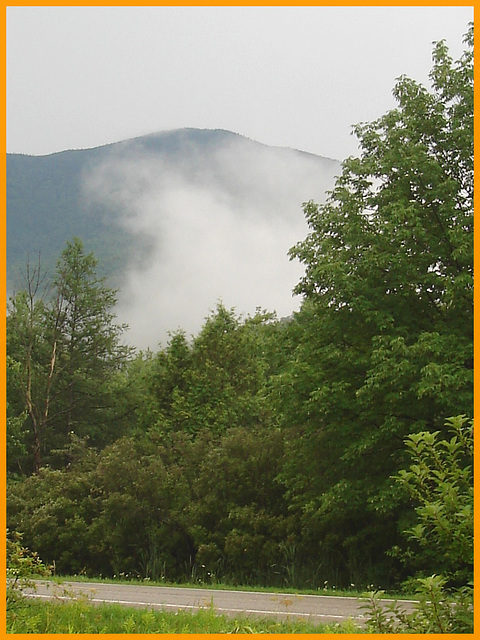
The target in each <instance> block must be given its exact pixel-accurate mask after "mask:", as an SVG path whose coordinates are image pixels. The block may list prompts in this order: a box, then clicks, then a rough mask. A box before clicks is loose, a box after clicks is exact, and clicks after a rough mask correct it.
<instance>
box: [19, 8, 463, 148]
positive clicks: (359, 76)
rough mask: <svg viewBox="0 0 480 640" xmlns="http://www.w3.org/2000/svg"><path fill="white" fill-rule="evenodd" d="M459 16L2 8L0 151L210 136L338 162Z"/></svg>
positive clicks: (422, 73) (437, 12)
mask: <svg viewBox="0 0 480 640" xmlns="http://www.w3.org/2000/svg"><path fill="white" fill-rule="evenodd" d="M472 19H473V8H472V7H454V6H453V7H345V8H342V7H322V6H319V7H8V8H7V151H9V152H15V153H28V154H34V155H42V154H47V153H52V152H55V151H60V150H64V149H75V148H86V147H95V146H99V145H102V144H106V143H109V142H115V141H118V140H123V139H126V138H131V137H135V136H139V135H143V134H146V133H151V132H154V131H162V130H167V129H176V128H181V127H199V128H209V129H213V128H222V129H228V130H231V131H234V132H236V133H240V134H243V135H245V136H248V137H250V138H253V139H255V140H257V141H259V142H263V143H266V144H269V145H277V146H289V147H294V148H297V149H301V150H304V151H310V152H312V153H316V154H319V155H323V156H327V157H332V158H336V159H339V160H342V159H344V158H345V157H347V156H349V155H351V154H355V153H356V150H357V147H356V141H355V139H354V138H353V136H351V125H352V124H354V123H358V122H362V121H370V120H373V119H374V118H376V117H378V116H380V115H382V114H383V113H384V112H385V111H386V110H388V109H389V108H391V107H393V106H394V102H393V98H392V94H391V92H392V88H393V85H394V82H395V78H396V77H398V76H400V75H402V74H406V75H408V76H410V77H412V78H414V79H416V80H419V81H421V82H424V83H427V82H428V72H429V70H430V68H431V52H432V42H433V41H434V40H440V39H446V40H447V43H448V45H449V47H450V51H451V54H452V56H453V57H454V58H457V57H458V56H459V55H460V54H461V52H462V50H463V44H462V36H463V34H464V33H465V32H466V30H467V23H468V22H469V21H470V20H472Z"/></svg>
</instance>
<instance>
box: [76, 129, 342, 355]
mask: <svg viewBox="0 0 480 640" xmlns="http://www.w3.org/2000/svg"><path fill="white" fill-rule="evenodd" d="M338 169H339V167H338V164H336V163H333V162H330V161H323V162H322V159H320V158H316V157H313V156H308V155H305V154H298V153H296V152H294V151H292V150H286V149H275V148H272V147H265V146H262V145H258V144H256V143H250V142H248V141H246V140H245V139H243V138H240V137H238V138H235V139H234V141H233V142H231V143H229V144H228V145H223V146H221V147H218V148H215V150H214V151H213V152H210V153H208V152H207V153H203V154H202V153H200V151H199V149H198V148H197V147H193V148H191V149H190V154H189V156H188V157H187V158H184V159H183V160H182V161H181V162H177V163H176V164H175V163H174V162H173V163H172V162H171V161H169V162H167V161H166V160H165V159H163V160H162V159H161V158H160V157H159V156H158V155H156V156H151V155H149V154H148V153H146V152H145V150H143V151H137V152H136V154H135V155H134V156H133V157H132V155H131V154H129V153H125V151H124V150H119V151H118V153H117V154H116V155H114V156H111V157H110V158H108V159H107V160H106V161H105V162H104V163H103V164H102V165H101V166H100V167H99V168H98V169H97V170H96V171H95V172H93V173H92V174H90V176H89V177H88V181H87V184H88V190H89V192H90V195H92V194H93V195H94V197H95V198H96V199H98V200H103V201H104V202H108V204H109V205H110V207H111V208H113V209H116V210H118V211H122V214H121V216H120V217H119V219H118V221H119V222H120V224H122V225H123V226H125V227H126V228H127V229H129V230H130V231H132V232H134V233H136V234H144V235H146V236H148V238H150V239H153V241H154V242H153V250H152V251H151V253H149V254H148V256H147V258H146V259H145V260H132V262H131V267H130V269H129V271H128V273H127V274H126V277H125V281H124V284H123V285H122V288H121V292H120V298H119V304H118V317H119V319H120V320H121V321H123V322H127V323H128V324H129V325H130V331H129V334H128V340H129V341H130V342H131V343H132V344H134V345H135V346H137V347H139V348H146V347H151V348H155V347H156V345H157V343H158V342H160V341H162V342H165V340H166V337H167V333H168V331H171V330H176V329H177V328H182V329H184V330H185V331H187V333H189V334H192V333H196V332H198V330H199V329H200V328H201V326H202V324H203V321H204V318H205V317H206V316H207V315H208V313H209V312H210V310H211V309H213V308H214V307H215V305H216V303H217V302H218V301H219V300H221V301H222V302H223V303H224V304H225V305H226V306H227V307H232V306H233V307H235V308H236V310H237V312H238V313H241V314H244V313H254V312H255V309H256V308H257V307H261V308H263V309H268V310H269V311H274V310H275V311H276V312H277V313H278V315H279V317H282V316H285V315H289V314H291V313H292V311H293V310H295V309H296V308H298V306H299V300H298V298H297V299H294V298H293V297H292V289H293V287H294V286H295V284H296V283H297V282H298V279H299V278H300V277H301V274H302V268H301V265H299V264H298V263H297V262H291V261H290V260H289V258H288V256H287V252H288V249H289V248H290V247H291V246H292V245H293V244H295V243H296V242H298V241H299V240H302V239H303V238H304V237H305V235H306V233H307V227H306V223H305V220H304V216H303V211H302V206H301V205H302V202H303V201H305V200H309V199H315V200H317V201H319V200H323V199H324V195H325V191H326V190H327V189H330V188H331V187H332V186H333V175H334V174H336V173H338Z"/></svg>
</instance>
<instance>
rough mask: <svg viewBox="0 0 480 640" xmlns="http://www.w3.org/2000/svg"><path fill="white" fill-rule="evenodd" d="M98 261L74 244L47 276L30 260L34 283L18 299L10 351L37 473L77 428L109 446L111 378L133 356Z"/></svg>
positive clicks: (10, 324) (15, 399)
mask: <svg viewBox="0 0 480 640" xmlns="http://www.w3.org/2000/svg"><path fill="white" fill-rule="evenodd" d="M95 268H96V260H95V258H94V256H93V254H86V253H85V251H84V248H83V245H82V243H81V241H80V240H78V239H74V240H73V241H72V242H69V243H68V244H67V246H66V248H65V250H64V251H63V253H62V255H61V257H60V260H59V261H58V264H57V270H56V273H55V276H54V278H53V280H52V281H51V282H47V281H46V279H45V278H44V277H43V276H42V275H41V270H40V265H38V266H37V267H35V268H31V267H30V265H27V276H26V285H27V286H26V288H25V290H24V291H21V292H20V293H18V294H17V295H15V296H14V297H13V298H12V299H11V300H10V305H9V313H8V317H7V350H8V354H9V356H10V358H11V361H12V362H16V363H17V365H16V367H15V368H14V371H12V375H11V376H10V384H9V390H8V393H9V399H11V404H12V406H14V407H15V408H16V410H17V412H18V414H19V415H20V414H21V413H22V412H23V411H25V412H26V413H27V415H28V427H29V431H30V437H29V439H28V443H27V444H28V446H29V447H30V450H31V455H32V463H31V468H32V470H33V471H35V472H38V470H39V468H40V467H41V465H42V463H43V458H44V456H47V457H49V459H50V461H52V458H51V455H52V451H53V450H54V449H55V448H56V449H59V448H61V447H63V446H64V445H65V444H66V443H67V436H68V434H69V433H70V432H75V433H77V435H79V436H81V437H83V436H89V437H91V438H92V440H93V441H94V442H95V443H96V444H104V443H105V442H107V441H108V440H111V439H112V437H114V436H115V435H116V434H115V433H114V432H113V433H112V429H114V427H113V425H112V426H108V423H109V420H108V414H109V411H110V410H111V407H112V406H113V403H112V401H111V398H110V392H109V386H110V384H111V382H110V379H111V377H112V376H113V375H114V374H115V373H116V371H117V370H118V369H119V367H121V365H122V364H123V363H124V362H125V359H126V357H127V353H128V350H127V349H126V348H125V347H123V346H122V345H121V344H120V336H121V333H122V331H123V330H124V328H125V327H123V326H119V325H117V324H115V323H114V317H115V316H114V313H113V311H112V309H113V306H114V304H115V302H116V298H115V292H114V291H112V290H111V289H109V288H107V287H106V286H105V285H104V282H103V280H102V279H100V278H98V277H97V276H96V271H95Z"/></svg>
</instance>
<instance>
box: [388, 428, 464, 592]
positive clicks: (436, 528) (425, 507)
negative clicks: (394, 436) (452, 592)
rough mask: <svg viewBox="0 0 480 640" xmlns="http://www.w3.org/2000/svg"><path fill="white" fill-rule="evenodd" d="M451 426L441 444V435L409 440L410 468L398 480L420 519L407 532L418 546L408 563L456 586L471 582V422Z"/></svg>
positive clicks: (427, 434) (428, 434) (410, 438)
mask: <svg viewBox="0 0 480 640" xmlns="http://www.w3.org/2000/svg"><path fill="white" fill-rule="evenodd" d="M447 425H448V427H449V430H450V432H451V433H452V434H453V435H452V437H451V438H450V439H449V440H446V439H445V440H439V439H438V435H439V432H438V431H437V432H433V433H428V432H422V433H417V434H412V435H411V436H409V438H408V439H407V441H406V444H407V447H408V449H409V453H410V457H411V464H410V467H409V468H408V470H404V469H402V470H401V471H399V473H398V475H397V480H398V482H399V483H400V484H401V485H402V486H403V487H404V488H405V490H406V491H407V492H408V494H409V496H410V498H411V500H412V501H413V504H414V505H415V513H416V516H417V523H416V524H414V525H413V526H412V527H410V528H409V529H407V531H406V532H405V533H406V535H407V536H408V537H409V538H410V539H411V540H413V541H415V542H416V543H417V545H416V548H415V549H414V550H410V552H409V553H408V554H407V559H408V560H409V562H410V563H411V564H413V566H414V567H417V568H419V569H422V568H423V571H424V572H425V571H431V570H432V567H434V570H435V571H436V572H437V573H441V574H443V575H444V576H445V577H446V578H448V579H449V581H450V582H451V583H453V584H457V585H458V584H466V583H468V582H469V581H470V580H473V422H472V421H469V420H467V419H466V418H465V416H456V417H454V418H450V419H449V420H447Z"/></svg>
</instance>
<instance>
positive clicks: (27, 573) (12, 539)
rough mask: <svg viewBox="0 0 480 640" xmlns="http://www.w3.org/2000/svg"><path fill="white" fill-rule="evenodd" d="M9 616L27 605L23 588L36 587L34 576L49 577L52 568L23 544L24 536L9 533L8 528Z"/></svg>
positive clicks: (16, 613)
mask: <svg viewBox="0 0 480 640" xmlns="http://www.w3.org/2000/svg"><path fill="white" fill-rule="evenodd" d="M6 550H7V576H6V577H7V616H10V617H12V615H13V616H15V615H18V611H19V610H20V609H21V608H22V607H23V606H24V605H25V596H24V594H23V589H25V588H27V587H34V584H35V583H34V578H39V577H44V578H45V577H48V576H49V575H50V573H51V572H50V568H49V567H46V566H45V565H44V564H43V562H42V561H41V560H40V558H39V556H38V554H37V553H36V552H31V551H30V550H29V549H27V548H26V547H24V546H23V545H22V536H21V534H19V533H18V532H12V533H9V531H8V529H7V549H6Z"/></svg>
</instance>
